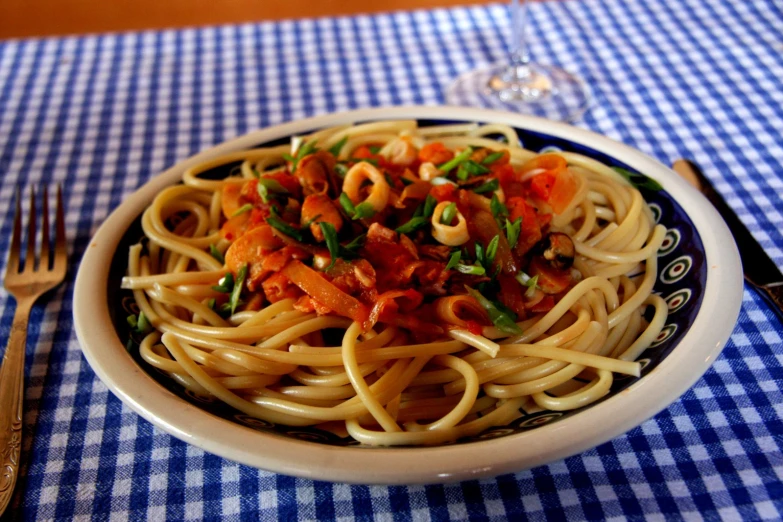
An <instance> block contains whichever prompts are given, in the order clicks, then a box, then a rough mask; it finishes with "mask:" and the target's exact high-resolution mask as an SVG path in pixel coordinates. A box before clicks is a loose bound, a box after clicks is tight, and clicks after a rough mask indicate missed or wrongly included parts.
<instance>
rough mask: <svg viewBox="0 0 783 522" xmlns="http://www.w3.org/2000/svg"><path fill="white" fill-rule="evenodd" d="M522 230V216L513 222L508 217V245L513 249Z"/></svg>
mask: <svg viewBox="0 0 783 522" xmlns="http://www.w3.org/2000/svg"><path fill="white" fill-rule="evenodd" d="M521 230H522V218H521V217H518V218H516V219H515V220H514V222H513V223H512V222H511V221H509V220H508V218H506V240H507V241H508V246H509V247H510V248H511V249H513V248H514V247H515V246H516V245H517V241H518V240H519V233H520V231H521Z"/></svg>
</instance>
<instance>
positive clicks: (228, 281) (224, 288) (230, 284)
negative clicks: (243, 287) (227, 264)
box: [212, 272, 234, 294]
mask: <svg viewBox="0 0 783 522" xmlns="http://www.w3.org/2000/svg"><path fill="white" fill-rule="evenodd" d="M212 290H214V291H215V292H221V293H223V294H230V293H231V292H232V291H233V290H234V274H232V273H231V272H229V273H227V274H226V275H225V276H223V277H222V278H221V279H220V281H218V284H217V285H216V286H213V287H212Z"/></svg>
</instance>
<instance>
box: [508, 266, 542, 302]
mask: <svg viewBox="0 0 783 522" xmlns="http://www.w3.org/2000/svg"><path fill="white" fill-rule="evenodd" d="M514 279H516V280H517V281H518V282H519V284H520V285H522V286H526V287H527V291H526V292H525V297H533V296H534V295H535V294H536V290H537V289H538V288H540V287H539V286H538V275H534V276H533V277H530V276H529V275H527V274H526V273H524V272H522V271H520V272H518V273H517V275H515V276H514Z"/></svg>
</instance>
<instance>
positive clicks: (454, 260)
mask: <svg viewBox="0 0 783 522" xmlns="http://www.w3.org/2000/svg"><path fill="white" fill-rule="evenodd" d="M461 258H462V252H460V251H459V250H457V251H456V252H454V253H453V254H451V257H450V258H449V262H448V263H446V268H445V269H446V270H451V269H452V268H454V267H455V266H457V265H458V264H459V260H460V259H461Z"/></svg>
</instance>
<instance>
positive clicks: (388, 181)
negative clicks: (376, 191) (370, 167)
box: [383, 172, 394, 187]
mask: <svg viewBox="0 0 783 522" xmlns="http://www.w3.org/2000/svg"><path fill="white" fill-rule="evenodd" d="M383 177H384V178H386V183H388V184H389V186H390V187H393V186H394V179H393V178H392V177H391V176H390V175H389V173H388V172H384V173H383Z"/></svg>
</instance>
